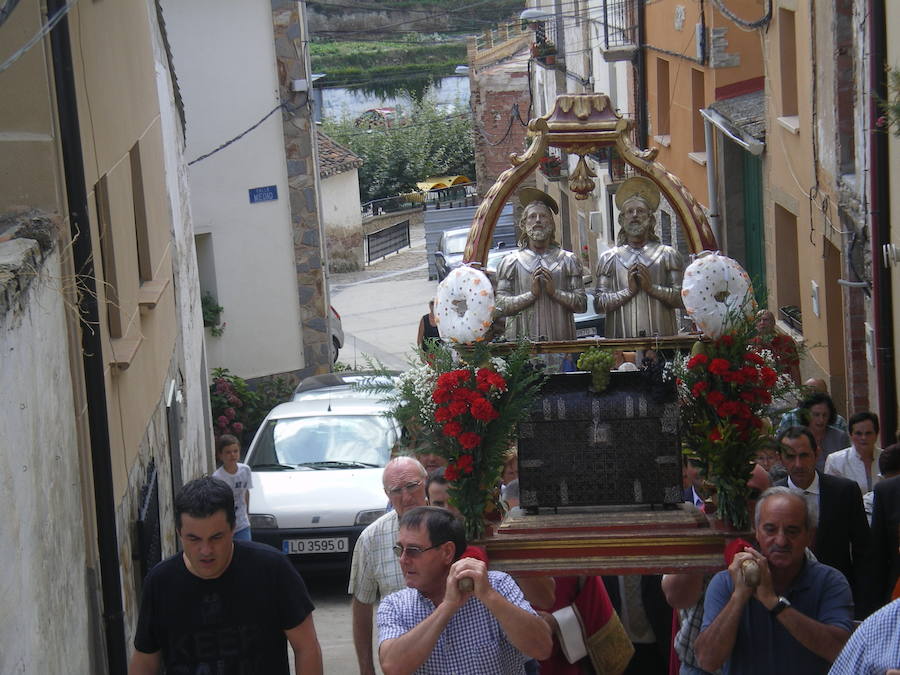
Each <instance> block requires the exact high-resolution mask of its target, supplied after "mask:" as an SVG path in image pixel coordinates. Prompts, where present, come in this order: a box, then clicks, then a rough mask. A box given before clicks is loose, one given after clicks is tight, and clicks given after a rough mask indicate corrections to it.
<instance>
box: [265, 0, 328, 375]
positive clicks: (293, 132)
mask: <svg viewBox="0 0 900 675" xmlns="http://www.w3.org/2000/svg"><path fill="white" fill-rule="evenodd" d="M272 21H273V25H274V29H275V55H276V58H277V60H278V79H279V90H280V92H279V93H280V96H281V99H282V100H283V101H286V102H287V104H288V105H287V106H286V108H285V110H284V111H283V114H282V121H283V126H284V143H285V148H284V149H285V157H286V159H287V174H288V190H289V193H290V195H289V198H290V204H291V225H292V229H293V233H294V258H295V268H296V271H297V293H298V295H299V299H300V320H301V323H302V324H303V356H304V364H305V367H304V369H303V371H304V372H303V374H305V375H314V374H319V373H326V372H328V371H329V370H330V369H331V336H330V334H329V330H328V289H327V286H326V281H325V274H324V267H325V266H324V260H323V258H324V255H323V247H322V235H321V233H322V227H321V222H320V219H319V193H318V187H317V184H316V176H317V168H316V167H317V162H316V157H315V147H316V140H315V128H314V125H313V122H312V114H311V112H312V106H311V101H310V98H309V96H308V94H307V93H306V92H293V91H291V82H292V81H293V80H298V79H306V80H307V81H309V78H310V73H309V64H308V63H306V62H305V61H304V60H303V58H302V55H304V54H306V53H307V51H306V48H305V45H304V40H305V39H306V32H307V31H306V26H305V17H304V15H303V10H302V6H301V3H298V2H295V1H292V0H272Z"/></svg>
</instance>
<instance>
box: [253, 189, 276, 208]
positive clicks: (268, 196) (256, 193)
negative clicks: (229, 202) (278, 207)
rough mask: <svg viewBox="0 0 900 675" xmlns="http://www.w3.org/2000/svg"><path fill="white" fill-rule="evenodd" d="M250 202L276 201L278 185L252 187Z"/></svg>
mask: <svg viewBox="0 0 900 675" xmlns="http://www.w3.org/2000/svg"><path fill="white" fill-rule="evenodd" d="M248 192H250V203H251V204H258V203H259V202H274V201H275V200H276V199H278V186H277V185H266V186H265V187H258V188H250V190H248Z"/></svg>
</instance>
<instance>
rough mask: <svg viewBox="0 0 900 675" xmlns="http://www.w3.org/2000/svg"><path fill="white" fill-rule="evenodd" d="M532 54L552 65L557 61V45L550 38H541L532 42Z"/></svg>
mask: <svg viewBox="0 0 900 675" xmlns="http://www.w3.org/2000/svg"><path fill="white" fill-rule="evenodd" d="M531 55H532V56H533V57H534V58H535V59H537V60H538V61H541V62H542V63H544V64H545V65H548V66H552V65H553V64H554V63H556V45H555V44H553V43H552V42H550V40H541V41H537V42H533V43H531Z"/></svg>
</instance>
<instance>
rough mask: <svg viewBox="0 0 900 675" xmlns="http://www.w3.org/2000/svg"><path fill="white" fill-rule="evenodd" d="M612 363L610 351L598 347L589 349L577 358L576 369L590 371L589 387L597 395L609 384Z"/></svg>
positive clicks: (613, 360) (613, 361)
mask: <svg viewBox="0 0 900 675" xmlns="http://www.w3.org/2000/svg"><path fill="white" fill-rule="evenodd" d="M614 363H615V359H614V358H613V354H612V351H611V350H609V349H600V348H599V347H591V348H590V349H588V350H587V351H586V352H583V353H582V354H581V356H579V357H578V367H579V368H580V369H581V370H589V371H591V387H592V388H593V390H594V391H595V392H597V393H599V392H602V391H603V390H604V389H606V386H607V385H608V384H609V371H611V370H612V368H613V364H614Z"/></svg>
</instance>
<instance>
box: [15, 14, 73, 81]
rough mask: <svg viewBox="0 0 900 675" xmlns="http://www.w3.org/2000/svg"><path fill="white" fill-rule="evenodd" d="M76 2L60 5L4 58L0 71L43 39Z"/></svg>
mask: <svg viewBox="0 0 900 675" xmlns="http://www.w3.org/2000/svg"><path fill="white" fill-rule="evenodd" d="M77 2H78V0H69V2H67V3H66V4H65V5H63V6H62V7H60V8H59V11H57V12H56V14H54V15H53V16H52V17H51V18H49V19H48V20H47V23H45V24H44V25H43V26H41V29H40V30H39V31H38V32H37V33H36V34H35V35H34V37H32V38H31V39H30V40H29V41H28V42H26V43H25V44H24V45H22V46H21V47H19V49H17V50H16V51H15V52H13V53H12V55H11V56H10V57H9V58H8V59H6V61H4V62H3V63H0V73H2V72H3V71H4V70H7V69H8V68H9V67H10V66H11V65H12V64H14V63H15V62H16V61H18V60H19V59H20V58H22V57H23V56H24V55H25V53H26V52H27V51H28V50H29V49H31V48H32V47H34V46H35V45H36V44H37V43H38V42H40V41H41V40H43V39H44V37H46V35H47V33H49V32H50V31H51V30H53V28H54V27H55V26H56V24H58V23H59V22H60V21H62V20H63V17H65V15H66V14H68V13H69V10H70V9H72V8H73V7H74V6H75V4H76V3H77Z"/></svg>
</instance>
